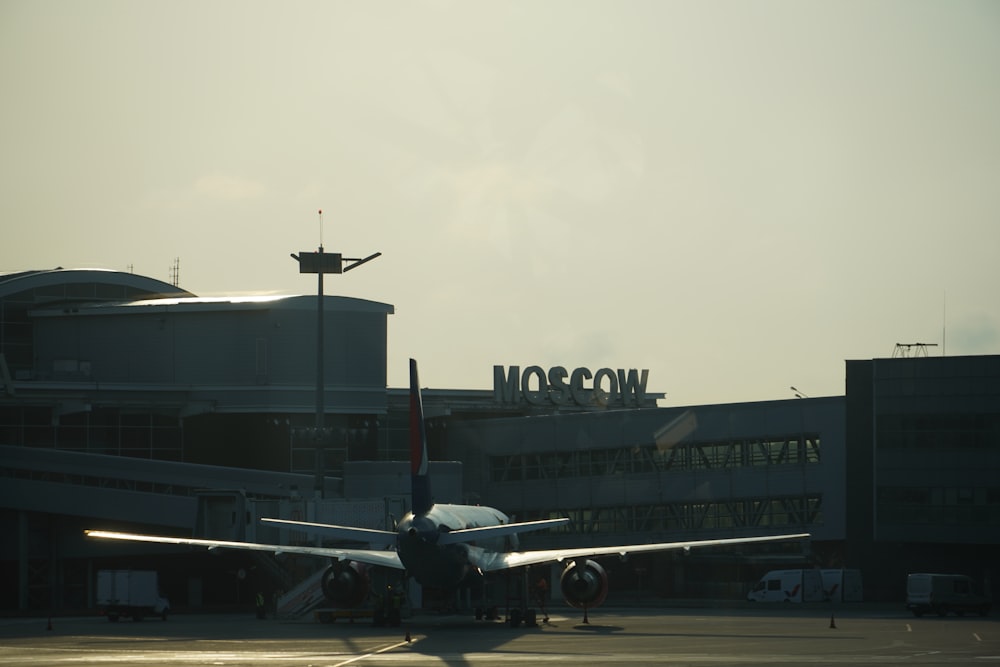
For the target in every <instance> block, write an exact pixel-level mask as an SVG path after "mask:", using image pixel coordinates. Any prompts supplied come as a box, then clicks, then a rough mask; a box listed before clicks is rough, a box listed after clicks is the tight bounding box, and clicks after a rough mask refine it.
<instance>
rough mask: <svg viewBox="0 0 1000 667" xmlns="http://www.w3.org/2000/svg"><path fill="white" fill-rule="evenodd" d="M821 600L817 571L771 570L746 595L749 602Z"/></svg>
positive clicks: (819, 579)
mask: <svg viewBox="0 0 1000 667" xmlns="http://www.w3.org/2000/svg"><path fill="white" fill-rule="evenodd" d="M823 598H824V595H823V578H822V576H821V575H820V571H819V570H772V571H770V572H768V573H767V574H765V575H764V576H763V577H761V579H760V581H758V582H757V585H756V586H754V587H753V589H751V591H750V592H749V593H747V600H750V601H751V602H821V601H822V600H823Z"/></svg>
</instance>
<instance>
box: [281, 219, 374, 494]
mask: <svg viewBox="0 0 1000 667" xmlns="http://www.w3.org/2000/svg"><path fill="white" fill-rule="evenodd" d="M381 255H382V253H380V252H376V253H374V254H372V255H368V256H367V257H364V258H355V257H344V256H343V255H341V253H339V252H330V253H328V252H325V251H324V250H323V211H322V209H321V210H320V211H319V249H318V250H317V251H316V252H300V253H299V254H298V255H296V254H294V253H292V259H294V260H295V261H296V262H298V263H299V273H315V274H316V276H317V279H316V280H317V286H316V427H315V432H314V433H313V437H314V439H315V441H316V481H315V484H314V489H313V490H314V492H315V493H316V495H317V496H318V497H322V496H323V486H324V484H323V478H324V477H325V476H326V475H325V473H326V466H325V464H324V461H323V458H324V457H323V454H324V449H323V435H324V433H323V431H324V430H325V427H326V409H325V406H324V395H325V393H326V387H325V382H324V377H323V375H324V366H323V364H324V359H323V349H324V347H325V339H324V333H323V320H324V319H325V318H324V317H323V276H324V275H325V274H327V273H334V274H341V273H347V272H348V271H350V270H351V269H356V268H357V267H359V266H361V265H362V264H364V263H366V262H370V261H371V260H373V259H375V258H376V257H379V256H381ZM344 262H350V264H347V265H346V266H345V265H344Z"/></svg>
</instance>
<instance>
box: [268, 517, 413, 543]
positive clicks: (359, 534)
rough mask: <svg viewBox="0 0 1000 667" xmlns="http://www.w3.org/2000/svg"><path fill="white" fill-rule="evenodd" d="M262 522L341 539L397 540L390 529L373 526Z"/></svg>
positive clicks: (377, 541)
mask: <svg viewBox="0 0 1000 667" xmlns="http://www.w3.org/2000/svg"><path fill="white" fill-rule="evenodd" d="M261 522H262V523H271V524H275V525H277V526H279V527H281V528H294V529H296V530H301V531H302V532H306V533H313V534H316V535H329V536H331V537H336V538H338V539H341V540H356V541H358V542H369V543H376V544H392V543H394V542H395V541H396V533H394V532H391V531H388V530H373V529H371V528H353V527H351V526H337V525H335V524H332V523H312V522H309V521H292V520H290V519H261Z"/></svg>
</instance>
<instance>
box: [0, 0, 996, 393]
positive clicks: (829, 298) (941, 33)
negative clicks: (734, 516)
mask: <svg viewBox="0 0 1000 667" xmlns="http://www.w3.org/2000/svg"><path fill="white" fill-rule="evenodd" d="M0 84H2V89H0V90H2V97H0V221H2V230H3V232H2V237H0V272H6V271H19V270H26V269H42V268H52V267H55V266H63V267H67V268H73V267H84V266H89V267H102V268H110V269H118V270H128V269H129V267H133V270H134V271H135V272H136V273H140V274H144V275H148V276H152V277H155V278H159V279H161V280H167V281H169V280H170V266H171V265H172V263H173V261H174V259H175V258H179V259H180V284H181V286H182V287H184V288H186V289H188V290H190V291H192V292H194V293H196V294H199V295H203V296H208V295H219V294H227V293H247V292H251V293H262V292H268V293H271V292H276V293H288V294H311V293H315V289H316V283H315V276H310V275H300V274H299V273H298V268H297V265H296V263H295V262H294V261H293V260H292V259H291V258H290V257H289V253H291V252H296V251H301V250H314V249H315V248H316V246H317V245H318V244H319V234H320V225H319V219H318V216H317V210H318V209H323V211H324V219H325V224H324V232H323V233H324V236H323V240H324V243H325V247H326V250H328V251H341V252H343V253H344V254H345V255H347V256H352V257H362V256H365V255H368V254H371V253H373V252H376V251H380V252H382V253H383V256H382V257H381V258H379V259H377V260H376V261H374V262H372V263H370V264H368V265H365V266H364V267H361V268H359V269H358V270H357V271H352V272H351V273H348V274H345V275H343V276H330V277H328V278H327V281H326V286H327V287H326V290H327V293H336V294H343V295H347V296H355V297H360V298H365V299H372V300H376V301H383V302H386V303H391V304H394V305H395V307H396V314H395V315H392V316H390V317H389V378H388V380H389V384H390V386H393V387H402V386H405V385H406V383H407V379H406V373H407V364H406V359H407V358H408V357H410V356H414V357H416V358H418V359H419V360H420V364H421V380H422V383H423V384H425V385H427V386H432V387H438V388H462V389H489V388H492V383H493V370H492V369H493V365H494V364H504V365H508V364H519V365H521V366H522V367H524V366H528V365H533V364H537V365H541V366H543V367H545V368H548V367H549V366H553V365H562V366H566V367H567V368H569V369H572V368H575V367H579V366H586V367H589V368H590V369H592V370H596V369H598V368H601V367H611V368H646V369H649V386H648V389H649V390H650V391H657V392H666V393H667V398H666V400H665V401H662V402H661V405H665V406H667V405H688V404H699V403H716V402H729V401H747V400H767V399H776V398H790V397H792V392H791V391H790V390H789V386H790V385H795V386H797V387H798V388H799V389H801V390H802V391H803V392H805V393H807V394H809V395H812V396H820V395H837V394H842V393H843V392H844V360H845V359H870V358H873V357H888V356H891V355H892V352H893V348H894V345H895V344H896V343H897V342H904V343H910V342H918V341H919V342H928V343H939V344H941V343H945V342H946V348H945V347H943V346H942V347H938V348H936V349H932V350H931V353H932V354H941V353H942V352H943V351H945V350H946V352H947V354H948V355H957V354H998V353H1000V297H998V294H997V292H998V287H1000V258H998V255H1000V2H997V1H995V0H989V1H983V2H970V1H965V0H941V1H937V2H927V1H921V0H903V1H900V2H889V1H883V2H880V1H877V0H876V1H865V2H852V1H840V0H838V1H837V2H809V1H806V0H795V1H792V0H788V1H781V2H778V1H775V2H736V1H732V2H717V1H716V2H712V1H707V2H706V1H699V2H668V1H651V2H634V1H632V2H630V1H627V0H614V1H610V0H609V1H607V2H585V1H580V0H571V1H548V2H546V1H539V0H531V1H519V0H504V1H499V0H498V1H495V2H450V1H445V0H438V1H426V2H361V1H359V0H352V1H351V2H330V1H324V2H295V1H292V2H284V1H283V2H254V1H247V0H241V1H238V2H211V1H209V2H203V1H197V2H187V1H176V0H171V1H169V2H168V1H162V2H143V1H140V0H123V1H120V2H114V1H105V0H90V1H88V2H77V1H68V0H63V1H46V0H26V1H19V0H18V1H13V0H0ZM945 323H946V324H947V327H945ZM945 331H946V341H945V340H943V338H944V333H945Z"/></svg>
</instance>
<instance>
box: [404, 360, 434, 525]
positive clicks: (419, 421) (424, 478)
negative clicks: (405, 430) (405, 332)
mask: <svg viewBox="0 0 1000 667" xmlns="http://www.w3.org/2000/svg"><path fill="white" fill-rule="evenodd" d="M427 462H428V457H427V433H426V431H425V430H424V404H423V400H422V399H421V397H420V380H419V379H418V378H417V362H416V360H415V359H410V482H411V484H412V486H411V493H412V498H411V501H410V502H411V504H412V507H411V508H410V511H411V512H413V513H414V514H425V513H426V512H427V511H428V510H430V508H431V506H432V505H433V504H434V503H433V501H432V500H431V480H430V476H429V475H428V469H427V468H428V466H427Z"/></svg>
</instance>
